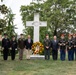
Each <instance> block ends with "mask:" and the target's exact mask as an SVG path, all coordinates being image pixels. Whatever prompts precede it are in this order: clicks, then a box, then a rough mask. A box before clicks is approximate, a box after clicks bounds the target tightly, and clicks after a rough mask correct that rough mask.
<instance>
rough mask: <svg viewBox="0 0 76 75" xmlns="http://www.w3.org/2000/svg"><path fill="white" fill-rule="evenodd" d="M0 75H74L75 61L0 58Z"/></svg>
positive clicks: (75, 72) (75, 70) (75, 71)
mask: <svg viewBox="0 0 76 75" xmlns="http://www.w3.org/2000/svg"><path fill="white" fill-rule="evenodd" d="M0 75H76V61H68V60H66V61H60V60H59V59H58V60H57V61H53V60H52V59H50V60H26V59H25V58H24V59H23V60H22V61H20V60H19V59H18V56H16V60H15V61H12V60H11V59H10V56H9V59H8V60H7V61H4V60H3V59H2V56H0Z"/></svg>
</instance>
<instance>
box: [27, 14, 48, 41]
mask: <svg viewBox="0 0 76 75" xmlns="http://www.w3.org/2000/svg"><path fill="white" fill-rule="evenodd" d="M26 26H33V27H34V39H33V40H34V42H39V27H45V26H47V22H46V21H45V22H44V21H39V13H35V14H34V21H26Z"/></svg>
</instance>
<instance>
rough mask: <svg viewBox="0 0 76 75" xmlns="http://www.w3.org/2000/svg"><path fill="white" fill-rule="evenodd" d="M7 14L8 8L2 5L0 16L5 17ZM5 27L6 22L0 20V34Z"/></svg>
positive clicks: (0, 6)
mask: <svg viewBox="0 0 76 75" xmlns="http://www.w3.org/2000/svg"><path fill="white" fill-rule="evenodd" d="M7 13H8V8H7V6H5V5H4V4H3V5H0V15H1V14H2V15H4V16H5V15H6V14H7ZM5 26H6V20H5V19H3V18H0V34H1V33H2V31H3V28H4V27H5Z"/></svg>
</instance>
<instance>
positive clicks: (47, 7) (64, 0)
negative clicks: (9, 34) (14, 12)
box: [20, 0, 76, 41]
mask: <svg viewBox="0 0 76 75" xmlns="http://www.w3.org/2000/svg"><path fill="white" fill-rule="evenodd" d="M75 8H76V1H75V0H72V1H71V0H47V1H45V2H44V3H43V4H41V3H34V2H32V3H31V4H30V5H27V6H21V9H20V11H21V16H22V21H23V24H24V26H25V30H24V31H25V34H26V35H27V34H28V32H30V34H31V33H33V28H32V27H30V28H28V27H26V21H28V20H33V16H34V12H39V13H40V20H41V21H47V23H48V24H47V27H44V28H40V41H43V38H44V37H45V34H46V33H48V34H49V35H50V36H53V35H54V34H55V35H57V36H58V37H59V36H60V34H61V33H66V34H67V33H69V32H70V33H72V32H75V31H76V26H75V20H76V18H75V15H76V10H75ZM31 31H32V32H31Z"/></svg>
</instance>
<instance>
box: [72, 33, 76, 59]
mask: <svg viewBox="0 0 76 75" xmlns="http://www.w3.org/2000/svg"><path fill="white" fill-rule="evenodd" d="M72 41H73V58H72V59H73V60H74V54H75V60H76V34H73V38H72Z"/></svg>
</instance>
